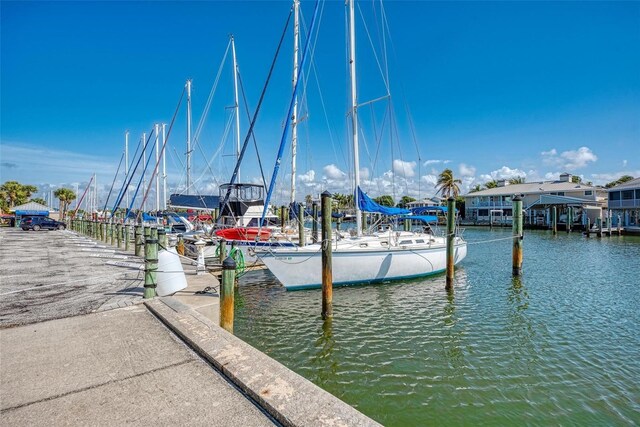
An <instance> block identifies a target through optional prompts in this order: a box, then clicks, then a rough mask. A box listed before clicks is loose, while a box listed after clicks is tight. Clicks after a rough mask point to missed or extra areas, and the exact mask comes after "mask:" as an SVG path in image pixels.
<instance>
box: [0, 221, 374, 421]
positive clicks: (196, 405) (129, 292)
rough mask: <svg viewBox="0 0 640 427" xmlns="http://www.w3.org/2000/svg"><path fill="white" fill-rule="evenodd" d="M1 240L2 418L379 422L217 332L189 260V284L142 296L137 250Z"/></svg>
mask: <svg viewBox="0 0 640 427" xmlns="http://www.w3.org/2000/svg"><path fill="white" fill-rule="evenodd" d="M52 246H53V249H52ZM95 246H104V247H103V248H96V247H95ZM25 247H26V249H25ZM0 248H2V251H1V252H0V255H2V257H1V258H0V274H4V273H5V272H10V273H11V274H9V275H8V277H3V278H2V282H1V283H0V297H2V298H5V297H7V296H9V302H7V301H3V300H0V309H2V308H5V307H9V308H10V309H11V310H9V311H8V313H6V314H5V313H4V312H3V314H2V316H0V425H11V426H22V425H24V426H32V425H47V426H52V425H54V426H57V425H119V424H136V425H176V424H183V425H208V426H211V425H213V426H221V425H225V426H262V425H272V424H274V423H276V424H278V423H280V424H282V425H286V426H308V425H314V426H377V425H379V424H377V423H376V422H375V421H373V420H371V419H369V418H367V417H366V416H364V415H363V414H362V413H360V412H358V411H357V410H355V409H354V408H352V407H351V406H349V405H347V404H345V403H344V402H342V401H341V400H339V399H338V398H336V397H334V396H333V395H331V394H329V393H327V392H325V391H324V390H322V389H320V388H319V387H317V386H315V385H314V384H312V383H311V382H309V381H308V380H306V379H304V378H302V377H301V376H299V375H298V374H296V373H294V372H293V371H291V370H289V369H287V368H286V367H285V366H283V365H281V364H280V363H278V362H276V361H275V360H273V359H271V358H269V357H268V356H266V355H265V354H263V353H261V352H260V351H258V350H256V349H254V348H253V347H251V346H250V345H248V344H246V343H244V342H243V341H242V340H240V339H238V338H237V337H235V336H233V335H232V334H230V333H228V332H227V331H225V330H223V329H222V328H220V327H219V326H218V324H217V321H218V316H219V314H218V313H219V298H218V297H219V296H218V293H217V292H218V281H217V279H216V278H215V277H214V276H213V275H210V274H203V275H196V274H195V267H194V266H193V265H191V263H190V262H186V263H183V268H184V269H185V273H186V277H187V283H188V287H187V288H186V289H184V290H183V291H180V292H177V293H176V294H175V295H173V296H171V297H164V298H154V299H153V300H146V302H145V303H144V304H140V303H141V302H142V299H141V295H142V288H141V286H142V283H141V281H140V280H141V279H140V278H137V279H135V280H137V282H135V284H136V286H134V287H131V281H132V280H134V279H131V278H128V279H125V280H124V281H123V279H122V277H125V278H126V277H127V276H128V275H132V274H133V275H135V277H138V276H137V275H138V274H139V270H137V268H135V267H136V266H135V264H136V262H137V263H140V262H141V260H140V259H136V258H135V257H132V256H131V254H130V253H124V251H113V248H110V247H108V245H104V244H100V243H96V242H92V241H90V240H89V239H87V238H85V237H82V236H78V235H76V234H75V233H72V232H68V231H67V232H59V231H56V232H30V233H28V232H23V231H21V230H9V231H8V232H7V231H6V229H5V230H1V229H0ZM7 248H10V250H7ZM78 248H81V249H84V248H89V249H91V250H90V251H80V250H78ZM23 249H25V251H23ZM109 250H111V251H109ZM19 252H23V253H24V252H27V253H28V256H27V258H26V259H24V260H22V261H20V260H19V258H20V257H19V256H17V255H15V254H17V253H19ZM78 252H80V254H78ZM87 252H88V253H89V254H103V253H104V254H116V255H117V256H118V257H117V258H115V259H121V260H122V259H125V261H124V262H123V263H122V264H124V266H122V265H121V266H119V267H118V266H115V265H113V261H112V259H113V258H110V257H107V256H105V257H102V256H96V257H89V256H87ZM60 254H64V256H63V257H62V258H60V257H59V255H60ZM5 255H8V256H7V257H6V258H5ZM65 260H71V261H69V264H68V265H65V264H64V263H65ZM83 260H84V262H83ZM20 262H23V264H22V268H20V267H19V266H14V265H12V264H14V263H20ZM29 263H32V264H35V265H38V266H40V267H39V269H38V270H37V271H35V272H34V271H33V270H32V269H28V268H26V267H25V265H27V264H29ZM54 264H55V265H56V266H55V274H50V273H49V274H48V273H47V272H46V270H47V269H46V266H52V265H54ZM58 264H60V265H58ZM126 265H129V266H130V267H131V265H133V268H129V267H126ZM128 268H129V269H128ZM98 272H99V273H100V274H101V275H104V274H106V275H107V276H108V277H109V278H110V279H104V278H103V279H102V280H97V279H95V278H94V277H95V273H98ZM0 277H2V276H0ZM78 277H79V278H78ZM93 280H97V281H96V282H94V281H93ZM114 298H117V299H118V301H115V300H114ZM122 307H123V308H122ZM87 312H91V314H84V313H87ZM69 316H71V317H69ZM59 317H64V318H59ZM45 319H55V320H45ZM25 324H26V325H25ZM14 325H23V326H14ZM174 334H175V335H174Z"/></svg>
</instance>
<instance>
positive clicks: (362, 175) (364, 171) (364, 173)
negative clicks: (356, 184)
mask: <svg viewBox="0 0 640 427" xmlns="http://www.w3.org/2000/svg"><path fill="white" fill-rule="evenodd" d="M370 175H371V174H370V173H369V168H362V169H360V179H369V176H370Z"/></svg>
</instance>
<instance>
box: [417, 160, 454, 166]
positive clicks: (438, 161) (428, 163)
mask: <svg viewBox="0 0 640 427" xmlns="http://www.w3.org/2000/svg"><path fill="white" fill-rule="evenodd" d="M448 162H449V160H427V161H426V162H424V163H423V164H422V165H423V166H429V165H435V164H438V163H448Z"/></svg>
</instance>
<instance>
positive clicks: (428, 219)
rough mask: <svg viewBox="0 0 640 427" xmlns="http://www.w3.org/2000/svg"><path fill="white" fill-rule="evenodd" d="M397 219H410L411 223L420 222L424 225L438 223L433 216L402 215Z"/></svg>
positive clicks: (436, 218)
mask: <svg viewBox="0 0 640 427" xmlns="http://www.w3.org/2000/svg"><path fill="white" fill-rule="evenodd" d="M399 219H400V220H403V219H410V220H412V221H422V222H426V223H432V222H438V217H437V216H434V215H402V216H401V217H400V218H399Z"/></svg>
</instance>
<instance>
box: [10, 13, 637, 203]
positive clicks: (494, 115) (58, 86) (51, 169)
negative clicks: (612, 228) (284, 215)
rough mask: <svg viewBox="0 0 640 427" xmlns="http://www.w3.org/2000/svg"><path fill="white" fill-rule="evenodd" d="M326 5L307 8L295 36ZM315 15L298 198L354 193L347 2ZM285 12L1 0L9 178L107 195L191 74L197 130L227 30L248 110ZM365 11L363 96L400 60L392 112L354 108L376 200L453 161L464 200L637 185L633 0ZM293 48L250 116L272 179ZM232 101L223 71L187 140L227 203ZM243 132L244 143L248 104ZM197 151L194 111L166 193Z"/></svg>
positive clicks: (209, 188)
mask: <svg viewBox="0 0 640 427" xmlns="http://www.w3.org/2000/svg"><path fill="white" fill-rule="evenodd" d="M314 4H315V3H314V2H311V1H306V2H305V1H303V2H302V13H303V15H304V18H303V22H304V25H303V28H302V30H303V32H304V31H306V30H307V29H308V27H309V25H310V22H311V17H312V12H313V8H314ZM320 8H321V11H322V13H321V15H320V18H319V20H318V23H317V32H316V33H315V34H314V35H312V41H313V42H314V43H313V46H314V49H313V54H312V55H311V56H310V58H312V64H313V66H312V67H307V68H306V69H305V72H304V75H305V76H306V77H307V79H306V80H305V82H306V84H305V88H306V90H305V97H304V101H301V103H302V104H303V105H304V106H303V108H302V111H301V116H303V117H304V120H303V122H302V123H301V125H300V126H299V149H298V163H297V164H298V175H299V176H298V183H297V192H298V195H299V197H298V199H302V198H303V197H304V195H305V194H317V193H318V192H320V191H322V190H324V189H328V190H329V191H333V192H341V193H347V192H350V191H351V190H350V188H351V187H350V183H349V182H350V180H349V179H348V177H349V175H350V174H351V170H352V165H351V162H352V161H351V160H350V148H349V139H350V137H349V132H350V131H349V128H348V125H347V117H346V114H347V109H348V100H349V99H348V96H347V90H348V75H347V65H346V53H345V52H346V51H345V49H346V48H345V6H344V3H343V2H342V1H328V2H325V3H323V4H321V6H320ZM289 9H290V3H289V2H285V1H277V2H276V1H238V2H218V1H201V2H170V1H169V2H58V1H56V2H38V1H30V2H14V1H3V2H2V3H0V16H1V62H0V66H1V70H0V71H1V109H2V110H1V112H2V115H1V144H2V145H1V149H0V156H1V158H0V163H1V169H0V175H1V177H0V179H1V180H2V182H4V181H7V180H18V181H20V182H23V183H29V184H34V185H38V186H40V187H41V188H42V189H43V190H46V189H47V188H50V187H52V186H67V187H69V188H74V187H75V185H78V186H79V187H80V188H82V187H84V186H85V185H86V183H87V182H88V180H89V178H90V176H91V175H92V174H93V173H96V174H97V177H98V183H99V185H100V188H101V193H103V195H102V197H104V195H105V194H106V192H107V191H108V189H109V187H110V186H111V183H112V181H113V179H114V175H115V172H116V168H117V166H118V162H119V160H120V157H121V154H122V151H123V149H124V132H125V131H126V130H129V131H130V132H131V134H130V135H131V136H130V147H131V148H130V149H131V151H132V152H133V151H135V147H136V144H137V143H138V140H139V138H140V136H141V135H142V133H143V132H149V131H150V129H151V128H152V127H153V124H154V123H156V122H164V123H169V122H170V121H171V116H172V114H173V111H174V109H175V108H176V104H177V102H178V99H179V98H180V94H181V92H182V89H183V87H184V83H185V80H186V79H187V78H190V79H192V81H193V95H192V96H193V98H192V102H193V128H194V130H195V128H196V127H197V125H198V123H199V121H200V117H201V115H202V113H203V109H204V106H205V104H206V101H207V98H208V96H209V93H210V91H211V89H212V87H213V84H214V81H215V78H216V74H217V72H218V69H219V67H221V62H222V60H223V55H224V52H225V49H226V48H227V45H228V40H229V34H233V35H234V37H235V41H236V49H237V55H238V63H239V68H240V73H241V78H242V82H243V86H244V89H245V93H246V97H247V100H248V104H249V110H250V111H251V114H253V111H254V109H255V106H256V104H257V101H258V98H259V95H260V92H261V90H262V88H263V86H264V83H265V80H266V76H267V72H268V70H269V66H270V64H271V61H272V60H273V57H274V54H275V50H276V47H277V43H278V40H279V37H280V34H281V33H282V29H283V27H284V24H285V21H286V18H287V15H288V13H289ZM356 9H357V20H356V21H357V24H356V25H357V32H358V41H357V48H358V53H357V64H358V79H359V80H358V90H359V101H360V102H361V103H364V102H366V101H369V100H373V99H376V98H378V97H382V96H384V95H385V94H386V90H385V84H384V81H385V79H384V78H383V77H382V74H384V73H385V71H384V70H385V67H388V76H389V77H388V81H389V85H390V92H391V100H392V106H393V114H387V113H386V112H388V111H389V104H387V103H386V102H378V103H375V104H372V105H366V106H362V107H361V108H360V110H359V111H360V117H361V118H362V120H361V126H362V128H361V131H360V132H361V135H362V137H363V138H362V139H363V141H362V146H361V156H360V157H361V169H362V172H363V178H364V187H365V189H366V190H367V191H368V192H369V193H370V194H372V195H379V194H392V195H394V196H395V197H396V198H399V197H401V196H402V195H405V194H409V195H411V196H413V197H418V196H420V197H429V196H431V195H432V194H433V193H434V182H435V178H436V176H437V174H438V173H439V172H441V171H442V170H443V169H444V168H450V169H452V170H453V171H454V174H455V175H457V176H458V177H460V178H462V179H463V189H464V190H466V189H468V188H470V187H472V186H474V185H475V184H482V183H484V182H486V181H488V180H491V179H499V178H510V177H514V176H524V177H526V179H527V181H539V180H546V179H554V178H557V176H558V175H559V173H561V172H564V171H568V172H571V173H573V174H576V175H580V176H582V177H583V179H584V180H585V181H592V182H593V183H595V184H605V183H607V182H609V181H612V180H614V179H617V178H618V177H619V176H621V175H623V174H630V175H633V176H635V177H637V176H640V49H638V46H640V2H417V1H389V2H386V3H384V14H383V13H382V12H381V9H380V5H379V4H378V3H377V2H376V3H372V2H369V1H367V2H361V3H358V4H357V8H356ZM381 17H385V18H386V23H387V27H388V30H389V32H388V37H383V36H381V30H380V28H381V25H380V22H381ZM291 39H292V35H291V26H290V27H289V29H288V32H287V35H286V39H285V42H284V44H283V46H282V52H281V54H280V56H279V58H278V60H277V64H276V67H275V70H274V75H273V78H272V81H271V82H270V86H269V88H268V90H267V93H266V96H265V101H264V104H263V107H262V110H261V112H260V115H259V117H258V120H257V122H256V128H255V130H256V138H257V143H258V146H259V150H260V154H261V160H262V164H263V167H264V169H265V175H267V180H268V179H269V177H270V176H271V171H272V169H273V166H274V162H275V153H276V151H277V145H278V142H279V141H280V138H281V136H282V125H283V123H284V120H285V116H286V111H287V107H288V104H289V101H290V92H291V62H292V59H291V58H292V53H291V52H292V42H291ZM370 39H371V40H372V41H373V42H372V43H370ZM383 39H384V40H385V44H383V43H382V42H380V41H381V40H383ZM303 42H304V40H303ZM385 47H386V56H387V60H386V61H385V60H383V57H384V56H385V55H384V52H385V50H384V48H385ZM374 52H375V54H374ZM375 55H377V59H376V56H375ZM380 70H383V71H382V72H381V71H380ZM232 104H233V87H232V72H231V66H230V59H228V60H227V62H226V63H225V65H224V66H223V67H222V74H221V77H220V81H219V83H218V85H217V89H216V91H215V94H214V97H213V102H212V103H211V107H210V110H209V113H208V115H207V117H206V120H204V122H203V127H202V132H201V133H200V137H199V145H198V146H197V147H196V148H194V153H193V172H192V179H193V180H194V181H195V182H196V184H195V190H196V191H199V192H202V193H210V192H214V193H215V192H216V186H217V183H220V182H224V181H226V180H228V179H229V176H230V173H231V171H232V170H233V165H234V158H233V156H232V154H233V148H232V144H233V142H232V139H231V135H227V136H226V137H225V132H224V129H225V124H226V123H227V122H228V121H229V118H230V113H231V110H229V108H227V107H229V106H230V105H232ZM244 108H245V106H244V104H242V105H241V109H242V110H244ZM407 112H408V114H407ZM389 117H392V118H393V119H392V120H391V119H389ZM409 117H410V118H411V120H412V122H413V125H414V126H413V131H412V130H411V126H410V120H409ZM241 126H242V131H241V134H242V140H244V138H245V136H246V132H247V129H248V120H247V117H246V115H245V113H244V111H243V112H242V114H241ZM414 135H415V136H414ZM185 141H186V109H185V108H184V105H183V106H182V107H181V110H180V112H179V115H178V119H177V120H176V123H175V125H174V128H173V131H172V134H171V137H170V138H169V143H168V151H169V154H168V156H167V168H168V182H169V187H170V189H171V191H172V192H174V191H177V192H179V191H181V189H183V187H184V184H185V172H184V167H183V166H182V164H181V163H184V158H183V157H184V156H183V154H184V151H185V145H186V142H185ZM288 147H289V145H288V146H287V149H286V150H285V153H289V148H288ZM216 152H219V154H218V156H216V157H214V154H215V153H216ZM207 162H209V164H210V167H207V166H206V163H207ZM289 162H290V154H286V155H285V159H284V160H283V166H282V168H281V173H280V178H279V181H278V192H277V194H276V201H283V200H285V199H286V198H287V197H288V196H287V195H288V190H287V188H288V185H289V184H288V183H289V177H288V174H290V172H291V168H290V166H289ZM257 165H258V164H257V161H256V155H255V149H254V148H253V146H250V147H249V150H248V155H247V159H246V161H245V162H244V163H243V167H242V171H241V176H242V180H243V181H256V180H259V176H260V173H259V172H258V170H259V169H258V166H257ZM120 175H121V176H119V177H118V178H117V180H116V186H118V185H119V184H120V183H121V182H122V180H123V178H124V177H123V176H122V174H120ZM134 182H137V179H135V180H134Z"/></svg>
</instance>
